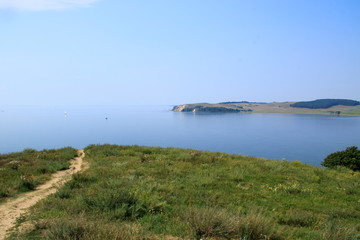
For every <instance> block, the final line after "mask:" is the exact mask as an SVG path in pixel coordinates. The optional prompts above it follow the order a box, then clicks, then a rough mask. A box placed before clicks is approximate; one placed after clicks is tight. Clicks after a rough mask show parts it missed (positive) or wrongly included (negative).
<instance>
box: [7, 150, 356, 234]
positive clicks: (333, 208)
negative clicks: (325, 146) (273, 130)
mask: <svg viewBox="0 0 360 240" xmlns="http://www.w3.org/2000/svg"><path fill="white" fill-rule="evenodd" d="M85 150H86V154H87V155H86V158H85V160H86V161H88V162H89V164H90V168H89V169H88V170H87V171H85V172H83V173H80V174H76V175H74V177H73V179H72V180H71V181H70V182H68V183H66V184H65V186H64V187H63V188H61V189H60V191H59V192H58V193H56V194H54V195H52V196H50V197H49V198H47V199H46V200H43V201H41V202H40V203H38V204H37V205H36V206H35V208H33V211H32V213H31V215H30V217H28V218H23V219H22V220H21V221H20V222H24V221H31V222H32V223H33V228H31V229H28V230H27V231H25V232H22V233H18V234H16V235H13V236H12V238H13V239H84V240H88V239H177V238H179V239H206V238H208V239H243V240H245V239H246V240H255V239H264V240H265V239H269V240H275V239H292V240H294V239H309V240H310V239H311V240H313V239H324V240H325V239H326V240H329V239H330V240H331V239H334V240H335V239H336V240H342V239H360V237H359V230H360V191H359V187H360V176H359V174H358V173H355V172H352V171H349V170H347V169H339V170H328V169H321V168H317V167H313V166H309V165H304V164H302V163H300V162H286V161H273V160H266V159H259V158H254V157H244V156H238V155H230V154H224V153H213V152H204V151H196V150H184V149H173V148H167V149H165V148H151V147H139V146H114V145H99V146H98V145H91V146H89V147H87V148H86V149H85Z"/></svg>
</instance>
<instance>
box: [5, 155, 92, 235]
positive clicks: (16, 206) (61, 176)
mask: <svg viewBox="0 0 360 240" xmlns="http://www.w3.org/2000/svg"><path fill="white" fill-rule="evenodd" d="M78 154H79V155H78V157H76V158H74V159H73V160H71V166H70V168H69V169H68V170H65V171H59V172H56V173H54V174H53V175H52V176H51V179H50V180H49V181H48V182H46V183H44V184H43V185H40V186H38V187H37V188H36V190H35V191H32V192H28V193H24V194H21V195H19V196H18V197H17V198H15V199H11V200H9V201H7V202H5V203H2V204H0V240H3V239H5V237H6V232H7V231H8V230H9V229H10V228H12V227H13V226H14V225H15V223H16V219H17V218H19V217H20V216H21V214H23V213H25V212H26V211H27V210H28V208H30V207H31V206H33V205H35V203H37V202H38V201H39V200H41V199H43V198H45V197H47V196H48V195H50V194H53V193H55V192H56V191H57V188H58V187H59V186H62V185H63V184H64V183H66V182H67V181H69V180H70V179H71V175H73V174H74V173H77V172H79V171H80V170H82V169H85V168H87V165H86V164H83V158H84V157H85V153H84V150H78Z"/></svg>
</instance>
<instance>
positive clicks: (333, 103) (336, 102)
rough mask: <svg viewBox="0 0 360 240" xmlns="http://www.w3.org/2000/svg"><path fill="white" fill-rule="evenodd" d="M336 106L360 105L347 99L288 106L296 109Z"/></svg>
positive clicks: (298, 103)
mask: <svg viewBox="0 0 360 240" xmlns="http://www.w3.org/2000/svg"><path fill="white" fill-rule="evenodd" d="M337 105H342V106H357V105H360V102H359V101H355V100H349V99H318V100H314V101H308V102H296V103H294V104H291V105H290V106H291V107H296V108H310V109H320V108H330V107H333V106H337Z"/></svg>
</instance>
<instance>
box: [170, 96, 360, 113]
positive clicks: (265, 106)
mask: <svg viewBox="0 0 360 240" xmlns="http://www.w3.org/2000/svg"><path fill="white" fill-rule="evenodd" d="M172 111H175V112H213V113H228V112H233V113H240V112H253V113H299V114H326V115H349V116H351V115H352V116H360V102H359V101H356V100H349V99H318V100H314V101H307V102H272V103H265V102H248V101H238V102H235V101H232V102H221V103H192V104H182V105H177V106H174V107H173V109H172Z"/></svg>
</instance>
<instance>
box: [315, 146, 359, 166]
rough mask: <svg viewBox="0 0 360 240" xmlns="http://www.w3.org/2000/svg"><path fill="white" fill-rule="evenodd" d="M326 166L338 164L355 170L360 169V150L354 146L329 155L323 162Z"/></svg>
mask: <svg viewBox="0 0 360 240" xmlns="http://www.w3.org/2000/svg"><path fill="white" fill-rule="evenodd" d="M321 165H323V166H324V167H328V168H334V167H336V166H344V167H347V168H350V169H351V170H353V171H359V170H360V150H358V149H357V147H355V146H352V147H348V148H346V150H344V151H339V152H335V153H332V154H330V155H329V156H327V157H326V158H325V159H324V161H323V162H322V163H321Z"/></svg>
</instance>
